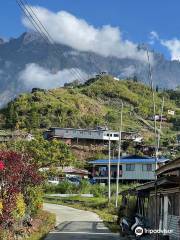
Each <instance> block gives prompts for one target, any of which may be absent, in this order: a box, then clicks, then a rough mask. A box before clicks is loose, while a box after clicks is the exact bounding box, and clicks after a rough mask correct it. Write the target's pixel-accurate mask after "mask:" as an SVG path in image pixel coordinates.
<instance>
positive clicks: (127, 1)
mask: <svg viewBox="0 0 180 240" xmlns="http://www.w3.org/2000/svg"><path fill="white" fill-rule="evenodd" d="M29 3H30V4H31V5H39V6H42V7H44V8H47V9H49V10H51V11H53V12H57V11H61V10H65V11H67V12H69V13H71V14H73V15H74V16H76V17H77V18H82V19H84V20H86V21H87V22H88V23H89V24H91V25H93V26H95V27H96V28H101V27H102V26H103V25H107V24H110V25H111V26H113V27H116V26H117V27H119V28H120V30H121V33H122V34H123V38H124V39H128V40H130V41H132V42H134V43H144V42H145V43H146V42H149V40H150V39H149V36H150V32H152V31H155V32H157V33H158V38H160V40H159V39H158V40H157V39H156V41H155V42H154V44H153V45H152V47H153V48H154V49H155V50H157V51H159V52H162V53H164V54H165V56H166V57H167V58H170V56H171V57H172V52H171V51H170V48H171V47H172V46H170V48H167V44H164V45H163V44H162V42H161V40H163V41H171V40H172V39H174V38H177V40H178V39H180V19H179V18H180V14H179V11H180V1H179V0H173V1H172V0H149V1H146V0H86V1H85V0H29ZM21 17H22V13H21V11H20V9H19V7H18V6H17V4H16V1H15V0H4V1H1V3H0V36H2V37H5V38H9V37H17V36H19V35H20V34H21V33H22V32H24V31H25V30H26V28H25V26H23V24H22V20H21ZM169 43H172V44H173V42H169ZM176 43H177V48H179V45H178V44H180V43H179V42H176ZM172 44H171V45H172ZM165 45H166V46H165ZM168 46H169V45H168ZM171 50H172V49H171ZM176 50H177V49H176ZM178 53H179V52H178ZM175 55H176V56H177V52H176V53H175Z"/></svg>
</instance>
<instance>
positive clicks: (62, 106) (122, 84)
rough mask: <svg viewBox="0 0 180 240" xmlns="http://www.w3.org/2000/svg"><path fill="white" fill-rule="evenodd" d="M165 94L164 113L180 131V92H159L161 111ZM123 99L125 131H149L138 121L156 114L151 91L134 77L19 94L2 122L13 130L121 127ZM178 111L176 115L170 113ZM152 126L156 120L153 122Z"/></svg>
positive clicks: (94, 81)
mask: <svg viewBox="0 0 180 240" xmlns="http://www.w3.org/2000/svg"><path fill="white" fill-rule="evenodd" d="M163 96H164V97H165V107H164V115H165V116H166V117H167V118H168V124H167V125H165V127H167V126H168V128H170V130H172V132H173V131H177V130H179V116H180V108H179V105H180V104H179V101H180V100H179V97H178V96H179V95H178V91H164V92H163V91H161V92H156V94H155V100H156V112H157V114H159V113H160V110H161V105H162V97H163ZM122 100H123V102H124V116H123V118H124V124H123V125H124V126H123V128H124V129H126V130H135V131H136V130H144V128H145V130H147V129H146V126H143V124H142V122H140V121H139V118H138V116H140V117H142V118H143V119H148V117H152V116H153V103H152V91H151V88H150V87H148V86H147V85H144V84H142V83H140V82H137V81H132V80H121V81H117V80H114V78H113V77H111V76H104V77H103V78H96V79H91V80H89V81H88V82H86V83H85V84H83V85H79V86H73V87H72V86H67V87H64V88H58V89H54V90H49V91H35V92H33V93H29V94H28V93H26V94H22V95H20V96H19V97H18V98H17V99H15V100H14V101H12V102H10V103H9V104H8V106H7V108H5V109H3V110H2V111H1V123H2V126H3V127H4V128H11V129H26V130H31V131H32V130H33V129H36V130H37V129H45V128H48V127H50V126H61V127H95V126H97V125H108V126H109V127H111V128H113V129H118V128H119V121H120V108H121V101H122ZM168 109H171V110H175V113H176V114H175V116H174V117H173V116H170V115H168V114H167V111H168ZM150 124H152V125H153V123H150Z"/></svg>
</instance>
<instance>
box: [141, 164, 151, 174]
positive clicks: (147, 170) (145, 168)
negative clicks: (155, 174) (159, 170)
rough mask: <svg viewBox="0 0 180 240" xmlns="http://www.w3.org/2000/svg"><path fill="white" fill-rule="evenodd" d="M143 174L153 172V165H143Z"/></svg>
mask: <svg viewBox="0 0 180 240" xmlns="http://www.w3.org/2000/svg"><path fill="white" fill-rule="evenodd" d="M142 171H143V172H151V171H152V164H143V165H142Z"/></svg>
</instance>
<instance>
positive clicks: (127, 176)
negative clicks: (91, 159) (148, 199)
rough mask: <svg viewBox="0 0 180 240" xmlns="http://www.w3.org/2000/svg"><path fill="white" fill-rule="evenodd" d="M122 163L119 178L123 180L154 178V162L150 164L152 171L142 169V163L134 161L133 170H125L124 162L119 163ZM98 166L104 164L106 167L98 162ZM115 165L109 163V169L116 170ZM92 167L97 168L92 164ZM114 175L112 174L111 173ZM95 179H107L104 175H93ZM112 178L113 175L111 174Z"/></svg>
mask: <svg viewBox="0 0 180 240" xmlns="http://www.w3.org/2000/svg"><path fill="white" fill-rule="evenodd" d="M121 165H122V170H120V173H121V175H120V177H119V178H120V179H123V180H154V179H155V174H154V170H155V164H152V171H149V172H147V171H142V163H138V164H137V163H136V164H135V170H134V171H126V164H125V163H124V164H121ZM99 166H106V167H107V169H108V165H105V164H103V165H101V164H98V167H99ZM112 166H113V167H112ZM116 166H117V165H115V164H113V165H111V169H113V170H114V169H115V170H116ZM93 168H94V169H95V168H97V167H96V165H94V166H93ZM113 175H114V174H113ZM95 178H97V179H107V176H106V177H95ZM112 178H113V176H112Z"/></svg>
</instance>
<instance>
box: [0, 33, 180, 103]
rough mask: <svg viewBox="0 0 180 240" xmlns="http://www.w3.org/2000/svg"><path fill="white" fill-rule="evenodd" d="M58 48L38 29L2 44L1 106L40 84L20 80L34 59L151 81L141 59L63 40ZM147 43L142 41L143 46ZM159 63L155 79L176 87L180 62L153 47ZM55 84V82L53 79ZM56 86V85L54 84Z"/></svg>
mask: <svg viewBox="0 0 180 240" xmlns="http://www.w3.org/2000/svg"><path fill="white" fill-rule="evenodd" d="M55 45H56V49H58V52H57V53H55V49H54V48H53V47H52V46H50V45H48V44H47V43H46V42H45V41H44V40H43V39H42V38H41V37H40V36H39V35H38V34H37V33H23V34H22V35H21V36H20V37H18V38H13V39H10V40H9V41H8V42H7V41H6V42H3V43H2V44H0V86H1V87H0V100H1V106H2V105H3V104H5V103H7V102H8V101H9V99H12V98H13V97H14V96H17V95H18V94H20V93H22V92H27V91H30V90H31V88H33V87H37V86H33V85H32V86H28V87H27V86H26V85H25V84H24V83H23V82H19V74H20V73H21V72H22V71H23V70H24V69H25V68H26V66H27V65H28V64H31V63H34V64H36V65H37V66H40V67H42V68H44V69H47V70H48V71H50V72H58V71H61V70H63V69H71V68H77V69H80V70H81V71H83V72H85V73H86V74H87V75H92V74H96V73H99V72H101V71H107V72H108V73H109V74H111V75H113V76H118V77H119V78H132V77H134V76H136V77H137V79H138V80H139V81H142V82H145V83H147V84H148V83H149V77H148V66H147V64H145V63H142V62H140V61H138V60H133V59H127V58H125V59H120V58H117V57H103V56H100V55H98V54H95V53H92V52H82V51H78V50H75V49H73V48H71V47H68V46H66V45H62V44H55ZM142 47H143V46H141V45H139V48H142ZM151 53H152V54H153V57H154V62H155V64H154V65H153V67H152V74H153V80H154V82H155V85H158V86H159V87H160V88H176V87H177V86H178V85H179V84H180V63H179V62H178V61H169V60H166V59H165V58H164V56H163V55H162V54H159V53H156V52H155V51H151ZM52 85H53V83H52ZM52 87H53V86H52Z"/></svg>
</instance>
